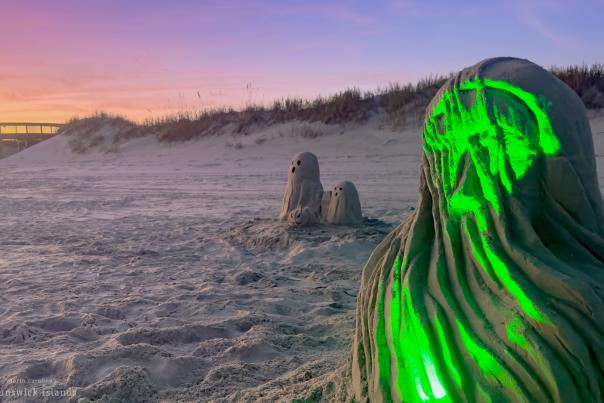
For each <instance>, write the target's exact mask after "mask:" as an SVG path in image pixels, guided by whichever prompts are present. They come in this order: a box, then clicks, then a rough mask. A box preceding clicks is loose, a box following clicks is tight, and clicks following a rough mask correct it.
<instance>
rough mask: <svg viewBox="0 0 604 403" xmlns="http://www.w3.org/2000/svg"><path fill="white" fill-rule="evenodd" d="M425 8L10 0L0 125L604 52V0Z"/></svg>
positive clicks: (402, 4)
mask: <svg viewBox="0 0 604 403" xmlns="http://www.w3.org/2000/svg"><path fill="white" fill-rule="evenodd" d="M426 4H428V3H426V2H420V1H401V0H392V1H389V0H384V1H371V2H370V1H348V0H343V1H328V0H326V1H314V2H313V1H287V0H283V1H277V0H263V1H255V0H250V1H243V0H234V1H220V2H219V1H213V0H200V1H193V0H180V1H167V0H147V1H142V0H132V1H128V2H126V1H118V0H105V1H93V0H88V1H79V0H53V1H43V0H21V1H16V0H3V2H2V6H1V9H0V12H1V15H0V55H1V62H0V121H15V120H23V121H51V122H62V121H65V120H67V119H69V118H71V117H74V116H84V115H88V114H91V113H94V112H97V111H106V112H110V113H114V114H120V115H124V116H126V117H128V118H131V119H134V120H142V119H144V118H145V117H153V116H155V117H157V116H160V115H165V114H168V113H177V112H187V111H197V110H200V109H207V108H212V107H221V106H232V107H235V108H240V107H242V106H245V105H246V104H247V103H250V102H253V103H261V104H262V103H270V102H271V101H272V100H274V99H276V98H281V97H287V96H298V97H315V96H317V95H329V94H333V93H334V92H337V91H340V90H343V89H346V88H348V87H353V86H354V87H359V88H361V89H374V88H376V87H377V86H385V85H387V84H388V83H390V82H395V81H396V82H408V81H415V80H416V79H418V78H420V77H422V76H425V75H428V74H431V73H447V72H449V71H453V70H456V69H459V68H462V67H464V66H466V65H469V64H473V63H474V62H476V61H478V60H480V59H482V58H484V57H490V56H499V55H512V56H520V57H527V58H530V59H532V60H534V61H536V62H538V63H541V64H544V65H551V64H562V65H564V64H570V63H581V62H584V61H585V62H588V63H591V62H594V61H597V60H596V59H595V57H596V56H598V55H601V54H604V51H603V49H602V44H601V41H599V40H595V38H601V37H602V36H603V35H602V32H601V31H602V28H600V27H601V23H600V22H597V23H596V20H597V18H596V17H597V16H598V15H600V16H601V15H602V14H604V2H603V1H601V0H593V1H586V2H585V5H584V10H581V11H582V14H580V13H578V12H576V10H575V9H576V8H578V5H576V4H575V5H574V6H573V7H572V8H569V7H567V6H565V5H564V2H562V1H548V2H544V1H540V0H530V1H522V2H521V1H520V0H517V1H511V2H509V4H508V3H506V5H503V6H502V5H499V6H497V9H495V8H485V6H484V5H482V4H484V3H482V4H481V2H478V1H462V2H460V3H458V5H457V6H455V5H453V4H452V2H447V1H443V0H441V1H435V2H433V3H432V2H431V3H429V5H426ZM459 4H463V7H460V6H459ZM492 7H495V6H492ZM545 7H547V10H546V11H542V10H545ZM451 13H455V15H456V16H457V17H456V19H451V18H450V16H451V15H452V14H451ZM493 16H496V17H497V18H495V19H494V20H492V21H491V20H489V19H490V18H494V17H493ZM594 16H595V17H594ZM591 18H594V21H593V23H592V22H591V20H590V19H591ZM453 20H455V21H457V22H456V24H458V26H453V25H452V21H453ZM560 20H563V21H565V23H564V24H566V25H561V24H560V23H559V21H560ZM561 26H563V28H560V27H561ZM487 27H488V28H487ZM564 27H566V28H564ZM569 27H570V28H569ZM578 27H580V28H581V29H579V28H578ZM475 29H476V30H478V32H474V30H475ZM481 30H482V31H481ZM444 42H447V43H444Z"/></svg>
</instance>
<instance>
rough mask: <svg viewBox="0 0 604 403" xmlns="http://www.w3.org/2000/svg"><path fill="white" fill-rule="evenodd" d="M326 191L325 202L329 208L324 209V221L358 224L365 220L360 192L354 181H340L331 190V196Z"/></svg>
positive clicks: (328, 222)
mask: <svg viewBox="0 0 604 403" xmlns="http://www.w3.org/2000/svg"><path fill="white" fill-rule="evenodd" d="M326 193H327V192H325V193H324V195H323V204H324V205H325V204H327V209H325V210H323V220H324V222H326V223H327V224H336V225H357V224H361V223H362V222H363V215H362V213H361V202H360V200H359V193H358V192H357V188H356V187H355V186H354V183H352V182H350V181H344V182H340V183H338V184H337V185H336V186H335V187H334V188H333V190H332V191H331V192H329V193H330V195H329V197H327V196H326ZM327 199H328V200H329V202H328V203H327Z"/></svg>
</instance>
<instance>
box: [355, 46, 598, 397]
mask: <svg viewBox="0 0 604 403" xmlns="http://www.w3.org/2000/svg"><path fill="white" fill-rule="evenodd" d="M423 141H424V155H423V158H422V163H421V169H420V176H421V179H420V183H421V185H420V195H419V201H418V206H417V209H416V211H415V213H414V214H413V215H412V216H411V217H409V219H408V220H406V222H404V223H403V224H402V225H400V226H399V227H398V228H397V229H396V230H394V231H393V232H392V233H391V234H390V235H388V236H387V237H386V239H385V240H384V241H383V242H382V243H381V244H380V245H379V246H378V247H377V248H376V250H375V251H374V252H373V254H372V256H371V257H370V259H369V261H368V263H367V265H366V267H365V269H364V271H363V274H362V279H361V288H360V291H359V294H358V299H357V319H356V320H357V325H356V332H355V337H354V347H353V353H352V367H351V375H350V378H349V380H350V381H351V382H350V386H349V392H350V393H351V394H353V395H354V396H355V398H356V400H359V401H366V400H371V401H391V400H393V401H401V400H404V401H405V402H415V401H418V402H420V401H443V402H445V401H454V402H457V401H509V402H521V401H527V402H545V401H558V402H579V401H582V402H596V401H597V402H601V401H603V400H604V208H603V203H602V197H601V195H600V192H599V190H598V183H597V176H596V166H595V159H594V149H593V140H592V136H591V131H590V127H589V125H588V121H587V118H586V112H585V109H584V106H583V104H582V102H581V100H580V99H579V98H578V97H577V96H576V95H575V94H574V93H573V91H572V90H571V89H570V88H568V87H567V86H566V85H565V84H563V83H562V82H561V81H559V80H558V79H557V78H555V77H554V76H553V75H551V74H550V73H548V72H547V71H545V70H543V69H542V68H540V67H539V66H537V65H535V64H533V63H531V62H529V61H526V60H519V59H512V58H498V59H490V60H485V61H483V62H480V63H478V64H477V65H475V66H473V67H470V68H467V69H465V70H463V71H462V72H460V73H459V74H457V75H456V76H455V77H453V78H452V79H450V80H449V81H448V83H446V84H445V85H444V86H443V88H442V89H441V90H440V91H439V92H438V94H437V95H436V97H435V98H434V99H433V101H432V102H431V104H430V105H429V107H428V109H427V113H426V119H425V124H424V132H423Z"/></svg>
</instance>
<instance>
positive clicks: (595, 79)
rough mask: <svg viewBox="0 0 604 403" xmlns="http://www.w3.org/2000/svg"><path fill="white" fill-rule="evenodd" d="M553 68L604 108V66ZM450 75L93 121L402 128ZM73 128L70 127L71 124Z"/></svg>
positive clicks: (178, 126) (212, 127) (174, 126)
mask: <svg viewBox="0 0 604 403" xmlns="http://www.w3.org/2000/svg"><path fill="white" fill-rule="evenodd" d="M550 71H551V72H552V73H553V74H555V75H556V76H557V77H558V78H560V79H561V80H562V81H564V82H565V83H566V84H568V85H569V86H570V87H571V88H572V89H573V90H574V91H575V92H576V93H577V94H578V95H579V97H581V99H582V100H583V102H584V103H585V106H586V107H587V108H589V109H603V108H604V65H602V64H594V65H592V66H587V65H581V66H578V65H577V66H569V67H552V68H550ZM447 78H448V76H430V77H427V78H424V79H421V80H419V81H418V82H417V83H415V84H404V85H401V84H391V85H389V86H388V87H386V88H383V89H378V90H376V91H368V92H362V91H360V90H359V89H357V88H351V89H348V90H345V91H343V92H339V93H337V94H335V95H332V96H330V97H325V98H321V97H320V98H316V99H314V100H305V99H301V98H287V99H281V100H277V101H275V102H274V103H273V104H272V105H271V106H256V105H252V106H248V107H247V108H245V109H243V110H234V109H226V108H223V109H212V110H206V111H201V112H186V113H179V114H175V115H170V116H164V117H161V118H156V119H148V120H146V121H145V122H144V123H142V124H134V123H131V122H128V121H126V120H125V119H123V118H120V117H111V118H110V117H109V116H107V115H106V114H99V115H97V116H95V117H91V118H88V119H91V120H94V119H108V118H110V119H112V120H114V122H115V123H117V122H119V124H120V126H122V127H123V128H124V129H123V130H120V133H119V135H118V136H117V137H116V140H120V139H127V138H133V137H141V136H147V135H150V134H155V135H157V136H158V137H159V139H160V140H162V141H185V140H190V139H192V138H194V137H202V136H208V135H214V134H218V133H220V132H222V131H223V129H224V128H225V126H227V125H232V130H233V132H235V133H241V134H246V133H248V132H249V131H251V130H252V128H253V127H257V126H266V125H270V124H274V123H282V122H287V121H292V120H298V121H307V122H322V123H325V124H345V123H361V122H363V121H365V120H367V119H368V118H369V117H370V116H371V115H372V114H375V113H379V112H381V111H383V112H384V116H385V118H386V121H387V123H389V124H391V125H393V126H402V125H405V124H408V123H419V121H420V119H421V117H422V116H421V115H422V114H421V111H423V109H424V108H425V107H426V106H427V105H428V103H429V102H430V100H431V99H432V97H434V95H435V94H436V92H437V91H438V89H439V88H440V87H441V86H442V85H443V84H444V83H445V81H446V80H447ZM91 123H92V122H91ZM66 129H67V127H66Z"/></svg>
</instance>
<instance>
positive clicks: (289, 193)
mask: <svg viewBox="0 0 604 403" xmlns="http://www.w3.org/2000/svg"><path fill="white" fill-rule="evenodd" d="M320 176H321V173H320V171H319V160H318V159H317V157H316V156H315V155H314V154H312V153H309V152H303V153H299V154H296V155H294V158H293V159H292V161H291V165H290V167H289V174H288V177H287V186H286V187H285V192H284V193H283V202H282V204H281V213H280V214H279V219H280V220H281V221H288V222H289V223H291V224H294V225H306V224H312V223H317V222H319V221H320V218H321V198H322V197H323V185H321V179H320Z"/></svg>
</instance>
